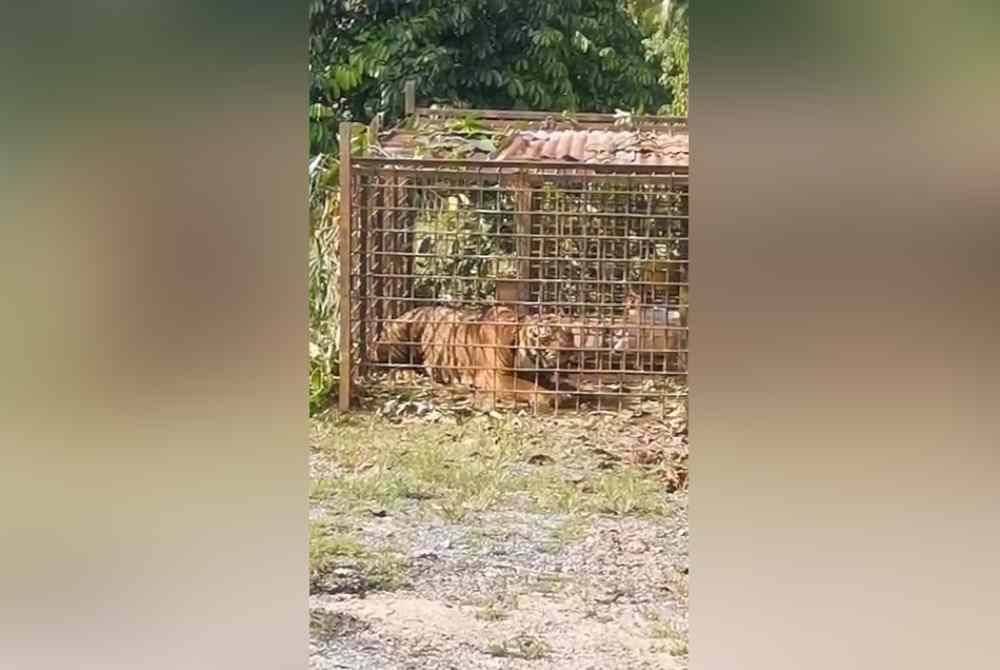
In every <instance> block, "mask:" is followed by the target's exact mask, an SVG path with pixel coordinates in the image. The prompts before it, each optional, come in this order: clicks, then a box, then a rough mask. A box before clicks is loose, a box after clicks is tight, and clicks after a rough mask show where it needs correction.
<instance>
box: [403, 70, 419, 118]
mask: <svg viewBox="0 0 1000 670" xmlns="http://www.w3.org/2000/svg"><path fill="white" fill-rule="evenodd" d="M416 111H417V82H416V81H414V80H413V79H407V80H406V83H405V84H404V85H403V114H404V115H405V116H413V114H414V113H415V112H416Z"/></svg>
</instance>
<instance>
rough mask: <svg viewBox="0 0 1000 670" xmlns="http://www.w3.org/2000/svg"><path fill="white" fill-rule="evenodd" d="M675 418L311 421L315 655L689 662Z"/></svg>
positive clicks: (422, 661)
mask: <svg viewBox="0 0 1000 670" xmlns="http://www.w3.org/2000/svg"><path fill="white" fill-rule="evenodd" d="M686 427H687V423H686V415H685V414H684V412H683V409H682V408H681V407H678V409H677V411H676V412H674V413H672V414H671V415H670V416H666V417H662V416H649V415H643V414H642V413H641V412H634V413H592V414H580V415H571V416H562V415H561V416H559V417H549V418H544V417H539V418H532V417H528V416H516V415H511V414H502V415H501V414H492V415H490V414H482V413H474V412H469V413H465V414H462V413H449V412H446V411H445V412H443V411H440V410H438V409H436V408H433V407H430V406H417V407H404V408H402V409H401V408H400V405H399V403H395V404H393V405H391V406H389V407H387V408H386V407H383V408H381V409H378V410H376V411H368V412H361V413H355V414H351V415H348V416H343V417H329V418H327V419H326V420H322V421H315V422H314V423H313V431H312V433H313V436H312V453H311V469H312V472H311V475H312V490H311V496H310V499H311V521H312V531H311V538H310V563H311V589H310V591H311V595H310V614H311V636H310V637H311V649H310V651H311V667H312V668H315V669H317V670H326V669H332V668H359V669H360V668H379V669H382V668H385V669H394V668H398V669H404V668H414V669H415V668H441V669H445V668H454V669H456V670H458V669H461V670H465V669H476V668H515V669H516V668H532V669H535V668H537V669H539V670H541V669H543V668H546V669H548V668H552V669H556V668H558V669H565V670H570V669H573V670H586V669H588V668H593V669H595V670H596V669H601V670H606V669H609V668H668V669H669V668H685V667H686V664H687V571H688V532H687V496H686V474H687V471H686V467H687V428H686Z"/></svg>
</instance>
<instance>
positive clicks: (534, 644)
mask: <svg viewBox="0 0 1000 670" xmlns="http://www.w3.org/2000/svg"><path fill="white" fill-rule="evenodd" d="M486 651H487V653H489V654H490V656H497V657H501V658H520V659H523V660H526V661H535V660H538V659H542V658H545V657H546V656H548V655H549V653H550V651H551V649H550V647H549V645H548V643H547V642H545V640H542V639H541V638H537V637H533V636H531V635H518V636H517V637H514V638H511V639H509V640H503V641H500V642H491V643H490V644H489V645H487V647H486Z"/></svg>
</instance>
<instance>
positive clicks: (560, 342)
mask: <svg viewBox="0 0 1000 670" xmlns="http://www.w3.org/2000/svg"><path fill="white" fill-rule="evenodd" d="M560 318H561V316H560V315H553V314H544V315H543V314H521V313H518V312H517V311H515V310H514V309H511V308H510V307H507V306H503V305H496V306H491V307H488V308H485V309H482V310H479V311H478V312H469V311H463V310H460V309H456V308H453V307H447V306H443V305H428V306H422V307H416V308H414V309H411V310H409V311H408V312H405V313H404V314H402V315H401V316H399V317H398V318H396V319H393V320H391V321H388V322H387V323H386V327H385V330H384V332H383V333H382V336H381V338H380V339H379V341H378V342H377V344H376V347H375V359H376V362H377V363H382V364H409V365H413V366H415V367H422V368H423V370H424V372H425V373H426V374H427V376H428V377H430V378H431V379H432V380H433V381H435V382H438V383H442V384H461V385H465V386H469V387H472V388H473V389H476V390H479V391H485V392H488V393H490V394H492V395H493V396H494V397H495V399H497V400H507V401H513V402H515V403H525V402H526V403H527V404H529V405H531V406H532V407H535V408H538V409H551V408H553V407H555V406H556V405H557V404H558V395H559V393H572V392H575V391H576V390H577V389H576V387H575V386H574V385H573V384H571V383H569V382H568V381H566V380H564V379H562V378H561V377H560V376H559V372H560V371H571V370H572V369H573V366H574V365H575V363H576V361H577V355H576V354H577V351H576V350H577V344H576V339H575V338H574V336H573V333H572V331H571V330H570V329H569V328H567V327H565V326H563V325H562V324H560V323H559V320H560ZM553 391H555V393H553Z"/></svg>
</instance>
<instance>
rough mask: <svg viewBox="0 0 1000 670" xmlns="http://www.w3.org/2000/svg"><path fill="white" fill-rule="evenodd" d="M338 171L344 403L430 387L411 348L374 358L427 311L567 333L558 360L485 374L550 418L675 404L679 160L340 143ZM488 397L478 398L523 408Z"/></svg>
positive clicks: (680, 348) (680, 314)
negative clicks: (360, 152)
mask: <svg viewBox="0 0 1000 670" xmlns="http://www.w3.org/2000/svg"><path fill="white" fill-rule="evenodd" d="M342 144H345V143H343V142H342ZM346 144H347V145H348V146H349V142H347V143H346ZM340 169H341V189H342V195H341V202H342V210H341V218H340V226H341V229H340V235H341V237H340V254H341V273H342V277H341V300H342V307H341V319H342V321H341V345H342V346H341V356H342V360H341V374H342V376H343V377H342V384H341V389H340V404H341V408H343V409H346V408H348V407H349V406H350V405H351V402H352V398H354V397H357V396H358V395H361V394H363V393H364V391H365V389H366V388H369V387H372V386H376V385H377V386H383V385H388V386H390V387H392V388H399V389H402V388H406V387H408V386H412V385H421V384H426V383H428V381H427V378H426V375H427V374H429V372H428V371H427V370H426V369H425V368H426V367H427V366H426V365H425V364H424V363H422V362H421V361H420V360H417V359H416V358H414V356H418V353H414V352H417V350H418V349H419V345H420V342H411V343H408V344H410V345H411V346H410V354H411V359H410V360H403V361H398V360H397V361H388V360H386V359H385V357H384V356H381V354H380V353H379V352H381V351H382V349H380V347H384V342H385V340H384V336H385V334H386V332H387V329H388V328H389V327H390V326H391V324H394V323H398V321H399V320H400V318H401V317H404V315H405V314H406V313H407V312H408V311H409V310H413V309H415V308H418V307H426V306H432V305H434V306H447V307H450V308H452V310H454V313H455V314H456V315H458V314H461V315H462V316H461V317H460V318H462V319H465V320H466V323H471V324H474V326H475V327H479V328H490V327H493V328H500V327H502V326H506V325H509V324H507V322H506V321H504V322H503V324H501V323H500V322H490V321H489V320H488V319H489V315H491V314H492V315H493V318H496V314H497V313H498V312H497V311H496V310H495V309H494V310H493V311H488V310H489V308H491V307H498V306H502V307H505V308H507V309H508V310H509V311H508V312H504V313H505V314H510V313H513V314H515V315H516V320H517V321H518V322H521V321H522V320H523V321H524V322H529V321H531V319H532V318H539V317H544V319H545V321H546V322H547V323H549V324H550V325H551V326H553V327H556V328H559V329H562V330H563V331H569V332H570V333H572V345H571V346H567V345H566V340H563V341H561V344H562V345H563V346H561V347H550V348H559V349H572V351H571V352H569V355H568V356H565V357H562V356H557V357H556V359H557V360H556V362H555V365H554V366H551V365H550V366H541V365H540V364H539V362H538V360H539V359H538V358H531V357H529V356H524V355H521V353H520V351H515V353H516V355H515V358H514V363H513V365H511V366H508V368H507V369H505V370H492V371H491V372H490V374H494V375H500V374H505V375H513V376H515V377H517V378H519V379H522V380H526V382H527V383H526V384H524V385H523V386H524V388H530V387H531V385H534V387H535V388H536V391H535V393H536V395H546V394H549V395H551V396H552V408H553V409H554V410H555V411H557V412H558V411H567V410H569V411H573V410H580V409H583V408H591V409H620V408H623V407H632V406H641V407H647V408H648V407H649V406H650V405H653V406H655V407H657V408H660V409H663V410H665V411H669V410H670V409H671V408H673V407H675V406H676V405H677V403H678V402H681V401H684V400H686V396H687V383H686V382H687V380H686V377H687V351H688V317H687V315H688V267H689V263H690V261H689V243H688V239H689V238H688V233H689V216H688V171H687V167H686V166H682V167H676V166H659V165H620V164H603V165H602V164H591V163H568V162H539V161H497V160H443V159H439V160H433V159H413V158H371V157H353V156H351V155H350V151H349V149H345V147H343V146H342V157H341V167H340ZM442 313H443V312H442ZM455 318H459V317H458V316H456V317H455ZM442 332H443V331H442ZM445 340H447V337H445ZM443 341H444V340H443ZM447 341H448V342H451V344H441V345H440V346H467V347H468V346H474V345H472V344H469V343H468V342H464V341H463V342H454V341H450V340H447ZM478 346H483V347H487V346H488V345H485V344H479V345H478ZM493 346H495V347H499V346H501V345H493ZM457 358H462V357H457ZM564 358H565V360H564ZM453 364H454V365H455V366H456V367H460V366H461V365H463V364H464V365H470V366H471V365H472V364H471V363H469V362H468V361H465V363H462V362H461V361H456V362H453ZM414 371H415V372H414ZM421 372H423V374H421ZM466 372H467V373H468V374H464V376H466V377H469V376H475V375H476V374H480V373H481V372H482V371H479V372H477V371H466ZM432 376H433V375H432ZM452 376H457V377H462V376H463V371H462V370H455V371H454V375H452ZM480 376H481V375H480ZM543 376H544V377H545V380H546V382H545V383H543V382H542V381H541V378H542V377H543ZM532 380H534V381H532ZM560 385H562V386H560ZM473 386H475V385H473ZM488 387H489V385H488V384H487V385H486V388H482V387H477V388H474V389H473V390H474V391H475V394H476V395H477V396H479V397H487V399H488V400H489V402H490V403H491V404H492V405H495V406H506V405H519V404H521V403H520V402H519V400H518V398H517V397H516V396H517V393H516V392H515V393H514V394H513V395H514V396H515V397H514V398H513V399H511V398H509V397H507V398H504V397H500V395H501V394H499V393H498V392H497V390H496V388H493V389H490V388H488ZM525 393H526V394H527V392H525ZM508 395H509V394H508ZM528 395H530V394H528ZM525 402H526V403H527V406H528V407H536V405H533V404H532V403H531V402H530V398H527V399H526V400H525ZM536 409H537V407H536Z"/></svg>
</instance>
